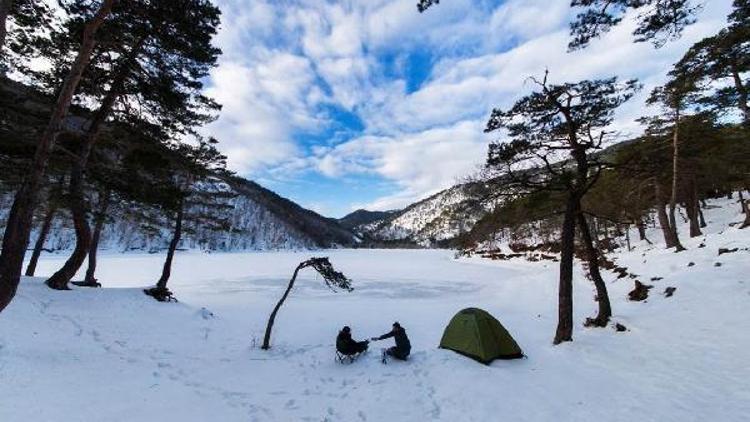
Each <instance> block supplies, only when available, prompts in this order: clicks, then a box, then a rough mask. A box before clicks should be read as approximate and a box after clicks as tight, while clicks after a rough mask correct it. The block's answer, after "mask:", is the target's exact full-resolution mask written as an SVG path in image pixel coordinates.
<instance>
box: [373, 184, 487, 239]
mask: <svg viewBox="0 0 750 422" xmlns="http://www.w3.org/2000/svg"><path fill="white" fill-rule="evenodd" d="M495 203H496V202H495V201H494V200H492V199H490V198H489V197H488V189H487V188H486V187H485V186H484V185H483V184H482V183H466V184H459V185H456V186H453V187H451V188H449V189H446V190H444V191H441V192H438V193H437V194H435V195H433V196H431V197H429V198H427V199H424V200H422V201H419V202H416V203H414V204H412V205H410V206H409V207H407V208H405V209H404V210H402V211H400V212H398V213H396V214H394V215H393V216H391V217H389V218H386V219H384V220H382V221H379V222H376V223H371V224H368V225H365V226H362V227H360V228H359V230H360V231H362V232H365V233H367V234H368V235H369V236H371V237H372V238H374V239H377V240H385V241H394V240H408V241H412V242H415V243H417V244H420V245H422V246H436V243H437V242H440V241H443V240H447V239H452V238H454V237H456V236H458V235H460V234H462V233H465V232H467V231H469V230H471V228H472V227H473V226H474V224H475V223H476V222H477V221H478V220H479V219H480V218H481V217H482V216H484V215H485V214H486V213H487V212H489V211H491V210H492V208H493V207H494V206H495Z"/></svg>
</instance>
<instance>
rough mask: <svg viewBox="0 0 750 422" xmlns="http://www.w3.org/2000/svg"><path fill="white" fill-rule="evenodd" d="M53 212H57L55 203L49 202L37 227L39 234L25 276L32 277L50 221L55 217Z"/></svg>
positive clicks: (50, 224) (45, 239) (50, 225)
mask: <svg viewBox="0 0 750 422" xmlns="http://www.w3.org/2000/svg"><path fill="white" fill-rule="evenodd" d="M55 213H57V205H54V204H51V203H50V205H49V207H48V208H47V213H46V214H45V215H44V220H43V221H42V227H41V229H39V236H38V237H37V238H36V243H35V244H34V252H33V253H32V254H31V259H30V260H29V264H28V265H27V266H26V274H25V275H26V277H34V273H35V272H36V265H37V263H39V257H40V256H41V255H42V250H43V249H44V243H45V242H46V241H47V235H49V230H50V228H52V221H53V220H54V219H55Z"/></svg>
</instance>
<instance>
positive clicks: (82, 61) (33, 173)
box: [0, 0, 116, 312]
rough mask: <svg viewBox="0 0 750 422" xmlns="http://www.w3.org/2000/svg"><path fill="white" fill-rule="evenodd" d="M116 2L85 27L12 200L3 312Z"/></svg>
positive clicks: (1, 256) (106, 2) (0, 299)
mask: <svg viewBox="0 0 750 422" xmlns="http://www.w3.org/2000/svg"><path fill="white" fill-rule="evenodd" d="M115 2H116V0H103V2H102V5H101V6H100V7H99V10H98V11H97V12H96V14H95V15H94V17H93V18H92V19H91V20H90V21H89V22H88V23H87V24H86V26H85V27H84V30H83V40H82V41H81V48H80V49H79V51H78V55H77V56H76V59H75V61H74V62H73V65H72V66H71V68H70V71H69V72H68V75H67V76H66V77H65V81H64V82H63V84H62V87H61V89H60V91H59V95H58V97H57V101H56V103H55V106H54V108H53V110H52V115H51V116H50V119H49V122H48V123H47V127H46V128H45V129H44V132H43V134H42V136H41V138H40V139H39V142H38V143H37V147H36V152H35V153H34V158H33V161H32V164H31V168H30V169H29V172H28V176H27V178H26V180H24V183H23V184H22V185H21V188H20V189H19V190H18V192H16V196H15V198H14V200H13V205H12V206H11V209H10V212H9V214H8V219H7V221H6V228H5V234H4V236H3V243H2V252H0V312H2V310H3V309H5V307H6V306H8V304H9V303H10V301H11V300H13V297H14V296H15V294H16V290H17V289H18V282H19V281H20V277H21V267H22V266H23V259H24V255H25V253H26V248H27V246H28V244H29V235H30V233H31V224H32V218H33V213H34V207H35V206H36V201H37V195H38V192H39V190H40V187H41V185H42V181H43V179H44V175H45V173H46V171H47V164H48V162H49V155H50V151H51V149H52V147H53V145H54V144H55V141H56V140H57V136H58V135H59V134H60V131H61V130H62V125H63V119H64V118H65V116H66V115H67V114H68V109H69V108H70V103H71V101H72V99H73V94H74V93H75V91H76V89H77V88H78V83H79V82H80V80H81V75H83V72H84V70H85V69H86V67H87V66H88V63H89V60H90V59H91V52H92V51H93V49H94V45H95V38H94V36H95V34H96V31H97V30H98V29H99V27H100V26H101V25H102V23H104V20H105V19H106V18H107V16H108V15H109V13H110V12H111V10H112V6H113V5H114V3H115Z"/></svg>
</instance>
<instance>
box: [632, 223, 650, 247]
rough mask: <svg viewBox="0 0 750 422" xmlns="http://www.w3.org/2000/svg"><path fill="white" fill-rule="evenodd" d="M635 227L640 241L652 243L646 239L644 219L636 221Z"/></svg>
mask: <svg viewBox="0 0 750 422" xmlns="http://www.w3.org/2000/svg"><path fill="white" fill-rule="evenodd" d="M635 227H636V228H637V229H638V239H640V240H645V241H646V242H648V243H651V242H650V241H649V240H648V238H647V237H646V225H645V224H643V218H641V217H637V218H636V219H635Z"/></svg>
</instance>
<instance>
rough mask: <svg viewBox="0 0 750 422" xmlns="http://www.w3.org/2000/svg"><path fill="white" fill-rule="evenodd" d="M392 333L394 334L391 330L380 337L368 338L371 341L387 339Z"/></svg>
mask: <svg viewBox="0 0 750 422" xmlns="http://www.w3.org/2000/svg"><path fill="white" fill-rule="evenodd" d="M394 335H395V333H394V332H393V331H391V332H389V333H386V334H383V335H382V336H380V337H373V338H371V339H370V340H372V341H378V340H385V339H387V338H389V337H393V336H394Z"/></svg>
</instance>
